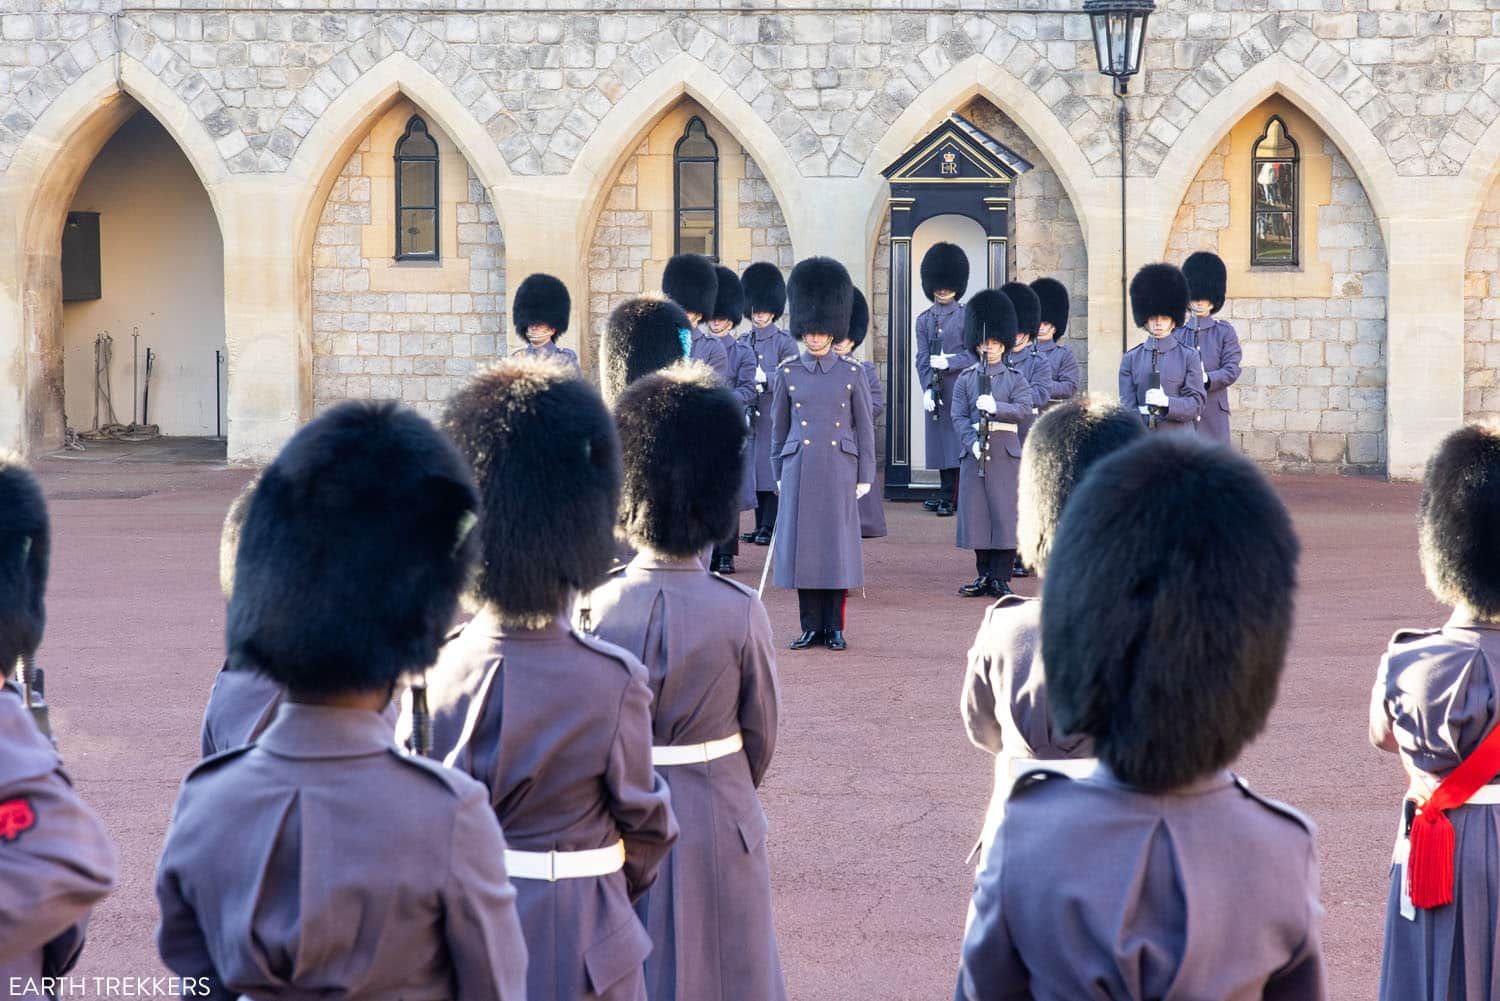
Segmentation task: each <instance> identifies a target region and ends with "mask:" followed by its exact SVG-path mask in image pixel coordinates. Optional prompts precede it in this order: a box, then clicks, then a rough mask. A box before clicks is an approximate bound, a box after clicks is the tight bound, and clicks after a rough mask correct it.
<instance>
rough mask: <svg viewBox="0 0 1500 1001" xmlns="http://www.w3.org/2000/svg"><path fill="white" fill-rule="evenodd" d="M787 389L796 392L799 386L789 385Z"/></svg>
mask: <svg viewBox="0 0 1500 1001" xmlns="http://www.w3.org/2000/svg"><path fill="white" fill-rule="evenodd" d="M786 391H787V392H788V393H795V392H796V391H797V387H796V386H788V387H786Z"/></svg>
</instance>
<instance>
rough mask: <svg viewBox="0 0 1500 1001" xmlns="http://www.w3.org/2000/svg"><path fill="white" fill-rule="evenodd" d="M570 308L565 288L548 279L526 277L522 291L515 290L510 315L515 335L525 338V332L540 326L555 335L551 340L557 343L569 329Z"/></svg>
mask: <svg viewBox="0 0 1500 1001" xmlns="http://www.w3.org/2000/svg"><path fill="white" fill-rule="evenodd" d="M572 308H573V299H572V297H571V296H569V295H568V286H566V285H564V284H563V283H562V281H561V280H559V279H557V278H553V277H552V276H551V275H544V274H534V275H527V276H526V280H525V281H523V282H522V283H521V287H520V288H518V289H516V297H515V300H514V301H513V302H512V303H511V307H510V313H511V316H512V317H513V318H514V320H515V324H516V332H517V333H519V334H521V335H522V337H523V338H524V337H525V335H526V328H527V327H530V326H532V325H533V324H537V323H540V324H543V325H545V326H548V327H551V328H552V329H553V330H555V331H556V333H555V334H553V335H552V340H553V342H554V343H556V341H557V339H558V338H559V337H561V336H562V335H563V334H564V333H566V332H567V329H568V311H569V310H571V309H572Z"/></svg>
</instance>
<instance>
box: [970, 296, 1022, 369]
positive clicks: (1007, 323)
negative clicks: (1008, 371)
mask: <svg viewBox="0 0 1500 1001" xmlns="http://www.w3.org/2000/svg"><path fill="white" fill-rule="evenodd" d="M986 340H998V341H1000V343H1002V344H1004V345H1005V350H1006V352H1007V353H1009V352H1011V351H1014V350H1015V349H1016V307H1015V304H1014V303H1013V302H1012V301H1011V298H1010V296H1008V295H1006V294H1005V293H1004V292H1001V291H1000V290H999V289H992V288H987V289H983V290H981V291H979V292H975V293H974V298H972V299H970V300H969V301H968V303H967V304H966V305H965V306H964V347H965V348H966V349H968V350H969V351H973V352H975V353H976V354H977V353H978V352H979V350H980V347H981V346H982V345H983V344H984V342H985V341H986Z"/></svg>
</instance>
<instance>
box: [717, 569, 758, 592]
mask: <svg viewBox="0 0 1500 1001" xmlns="http://www.w3.org/2000/svg"><path fill="white" fill-rule="evenodd" d="M709 576H710V577H712V578H713V579H714V580H716V581H719V582H721V583H724V584H728V585H729V586H730V587H732V588H734V589H735V590H736V591H740V592H743V593H744V594H746V595H749V596H750V597H754V596H755V591H754V589H752V588H749V587H746V586H745V585H744V584H741V583H740V582H739V581H737V580H734V579H733V578H730V577H726V576H724V575H723V574H721V573H710V574H709Z"/></svg>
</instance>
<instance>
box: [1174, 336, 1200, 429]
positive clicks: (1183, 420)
mask: <svg viewBox="0 0 1500 1001" xmlns="http://www.w3.org/2000/svg"><path fill="white" fill-rule="evenodd" d="M1182 360H1183V364H1182V395H1181V396H1168V397H1167V416H1166V419H1167V420H1169V421H1173V422H1175V423H1178V424H1191V423H1192V422H1193V421H1196V420H1197V419H1198V416H1199V415H1200V414H1202V413H1203V404H1204V402H1205V401H1207V399H1208V394H1207V393H1205V392H1204V391H1203V359H1201V358H1199V357H1198V352H1196V351H1193V350H1192V349H1190V348H1184V349H1183V351H1182Z"/></svg>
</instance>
